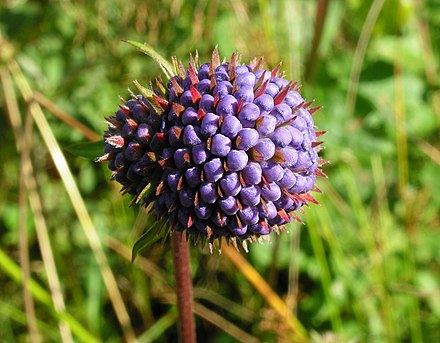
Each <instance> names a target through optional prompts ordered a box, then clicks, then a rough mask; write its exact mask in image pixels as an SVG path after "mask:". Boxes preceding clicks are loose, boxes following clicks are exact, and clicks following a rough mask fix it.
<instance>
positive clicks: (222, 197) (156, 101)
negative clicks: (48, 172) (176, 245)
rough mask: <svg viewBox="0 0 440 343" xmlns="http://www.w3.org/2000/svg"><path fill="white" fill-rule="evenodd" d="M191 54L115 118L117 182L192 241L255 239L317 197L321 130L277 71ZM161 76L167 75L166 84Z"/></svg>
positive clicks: (109, 141) (112, 146)
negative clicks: (186, 64) (187, 62)
mask: <svg viewBox="0 0 440 343" xmlns="http://www.w3.org/2000/svg"><path fill="white" fill-rule="evenodd" d="M220 60H221V59H220V58H219V56H218V51H217V50H214V52H213V57H212V60H211V61H210V62H209V63H205V64H201V65H200V64H199V62H198V60H197V59H191V62H190V65H189V67H188V69H187V70H183V69H182V68H180V67H179V64H176V70H175V71H174V72H175V74H174V76H172V78H171V79H168V81H167V82H166V83H164V84H163V85H159V84H158V87H157V89H156V88H154V89H151V90H148V91H145V89H143V90H142V89H141V88H140V90H141V92H142V93H143V95H136V96H134V97H133V99H130V100H129V101H127V102H124V103H123V104H122V105H121V106H120V108H119V109H118V110H117V111H115V114H114V116H112V117H109V118H107V123H108V130H107V131H106V132H105V134H104V141H105V147H104V156H102V157H100V158H99V159H98V160H99V161H100V162H104V161H107V162H108V167H109V168H110V169H111V171H112V179H113V180H115V181H117V182H119V183H120V184H121V185H122V190H123V192H124V193H129V194H131V195H132V196H133V197H134V202H137V203H140V204H141V205H144V206H148V205H150V204H151V205H152V206H148V208H149V209H151V210H152V211H154V212H155V213H156V215H157V218H158V220H159V221H161V222H162V221H163V222H167V223H168V224H169V225H170V228H171V230H178V231H187V233H188V234H189V235H190V237H191V238H194V239H195V240H197V239H198V238H200V237H202V238H205V239H208V240H209V242H210V243H213V242H214V241H215V240H216V239H219V238H221V237H226V238H227V239H231V238H234V239H238V240H242V241H246V240H255V238H258V237H259V236H264V235H268V234H270V233H271V232H272V231H279V228H280V227H281V226H283V225H285V224H288V223H289V222H290V221H291V220H293V219H295V218H298V216H297V215H296V214H294V213H293V212H294V211H296V210H298V209H300V208H301V207H302V206H303V205H305V204H307V203H308V202H316V201H315V200H314V198H313V196H312V195H311V193H310V192H313V191H315V190H317V187H316V176H322V175H323V173H322V171H321V170H320V166H321V165H322V161H321V160H320V159H319V156H318V152H319V150H320V142H318V141H317V139H318V137H319V136H320V135H321V134H322V132H315V128H314V121H313V117H312V114H313V112H315V111H316V108H315V109H310V108H309V107H308V106H309V104H308V103H306V101H304V99H303V98H302V96H301V94H300V93H299V92H298V90H299V89H298V88H296V86H295V85H296V83H292V82H289V81H287V80H286V79H285V78H284V77H283V73H279V72H278V68H279V67H277V68H276V69H274V70H273V71H269V70H265V69H263V68H262V67H261V65H262V64H261V63H260V62H261V61H260V62H259V61H258V60H254V61H253V62H251V63H250V64H249V65H245V64H240V63H238V62H237V61H238V54H237V53H234V55H233V56H232V58H231V60H230V61H229V62H225V63H223V64H222V63H221V62H220ZM158 82H160V81H158Z"/></svg>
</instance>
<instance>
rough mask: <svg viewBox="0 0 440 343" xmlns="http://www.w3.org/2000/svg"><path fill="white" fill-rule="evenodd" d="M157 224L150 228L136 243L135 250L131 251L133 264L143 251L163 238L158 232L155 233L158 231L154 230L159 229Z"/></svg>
mask: <svg viewBox="0 0 440 343" xmlns="http://www.w3.org/2000/svg"><path fill="white" fill-rule="evenodd" d="M157 224H158V222H156V223H155V224H153V225H152V226H151V227H150V228H148V229H147V231H145V232H144V233H143V234H142V236H140V237H139V238H138V240H137V241H136V243H134V245H133V249H132V250H131V263H133V262H134V260H135V258H136V256H137V255H139V253H140V252H141V251H142V250H144V249H145V248H148V247H149V246H151V245H152V244H154V243H156V242H157V241H158V240H159V239H160V238H161V235H159V234H158V233H157V232H154V231H156V230H154V229H156V228H157Z"/></svg>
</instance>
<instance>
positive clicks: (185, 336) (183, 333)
mask: <svg viewBox="0 0 440 343" xmlns="http://www.w3.org/2000/svg"><path fill="white" fill-rule="evenodd" d="M173 258H174V272H175V277H176V294H177V307H178V310H179V332H180V340H181V342H182V343H195V342H196V333H195V327H194V314H193V297H192V284H191V273H190V268H189V244H188V242H187V240H186V233H185V232H183V233H182V234H181V233H180V232H177V231H175V232H174V233H173Z"/></svg>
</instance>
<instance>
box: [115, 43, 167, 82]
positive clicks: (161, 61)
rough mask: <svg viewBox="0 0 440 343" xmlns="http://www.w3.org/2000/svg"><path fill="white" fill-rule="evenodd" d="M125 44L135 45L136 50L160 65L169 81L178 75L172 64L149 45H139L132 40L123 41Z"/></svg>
mask: <svg viewBox="0 0 440 343" xmlns="http://www.w3.org/2000/svg"><path fill="white" fill-rule="evenodd" d="M122 41H123V42H125V43H128V44H130V45H133V46H134V47H135V48H138V49H139V50H140V51H141V52H143V53H144V54H146V55H148V56H150V57H151V58H152V59H153V60H154V61H155V62H156V63H157V64H159V66H160V68H161V69H162V71H163V73H164V74H165V75H166V77H167V78H168V79H171V78H172V77H173V76H174V75H175V74H176V73H175V72H174V70H173V67H172V66H171V64H170V63H169V62H168V61H167V60H166V59H165V58H163V57H162V56H161V55H160V54H159V53H158V52H157V51H156V50H154V49H153V47H152V46H151V45H149V44H147V43H144V44H142V43H139V42H135V41H132V40H125V39H123V40H122Z"/></svg>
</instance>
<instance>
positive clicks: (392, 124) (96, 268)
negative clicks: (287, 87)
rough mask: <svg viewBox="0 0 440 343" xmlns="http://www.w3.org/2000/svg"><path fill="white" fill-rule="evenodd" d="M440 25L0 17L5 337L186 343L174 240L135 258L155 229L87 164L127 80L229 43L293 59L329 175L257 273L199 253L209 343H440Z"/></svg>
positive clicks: (114, 1) (337, 13) (166, 11)
mask: <svg viewBox="0 0 440 343" xmlns="http://www.w3.org/2000/svg"><path fill="white" fill-rule="evenodd" d="M17 23H19V24H17ZM321 25H322V31H321V30H320V27H321ZM439 27H440V9H438V6H437V4H436V1H435V0H430V1H424V2H422V1H401V0H388V1H381V0H376V1H371V2H368V1H346V2H331V1H316V2H312V1H299V0H295V1H273V2H272V1H264V0H261V1H257V2H251V1H233V2H220V1H217V0H211V1H201V0H192V1H181V2H178V1H176V2H173V1H165V2H156V1H149V0H147V1H131V2H130V3H127V2H125V1H122V0H111V1H106V2H104V1H97V2H66V1H64V2H48V3H47V4H43V3H41V2H39V1H6V2H5V4H3V3H2V5H0V76H1V79H0V113H2V118H3V120H4V123H5V125H3V126H2V127H1V128H0V134H1V136H2V138H3V140H2V144H1V145H0V154H1V156H2V158H3V163H2V168H1V169H0V172H1V174H0V175H1V178H0V189H1V190H2V192H1V193H0V283H1V284H2V291H1V292H0V332H1V333H2V339H3V340H5V342H28V341H32V342H36V341H37V340H35V337H36V336H39V337H40V338H42V341H44V342H59V341H63V342H72V341H75V342H94V341H105V342H120V341H123V340H124V339H125V340H127V341H131V340H133V337H135V336H136V337H137V339H138V341H139V342H153V341H154V342H170V341H176V339H177V338H176V337H177V329H176V328H177V325H176V320H177V315H176V309H175V306H176V305H175V290H174V278H173V273H172V258H171V254H170V246H169V244H168V243H165V244H160V243H156V244H154V245H152V246H151V247H150V248H148V249H147V250H146V251H145V252H143V253H142V256H139V257H138V258H137V259H136V261H135V263H134V264H131V262H130V260H131V255H130V249H131V247H132V245H133V243H134V242H135V241H136V238H137V237H139V236H140V235H141V234H142V232H144V230H145V228H146V227H148V226H151V225H152V224H153V222H154V218H150V217H148V216H147V215H146V214H145V212H144V211H143V210H139V209H138V208H136V207H129V203H130V199H128V198H125V197H124V198H123V197H121V196H120V194H119V189H118V186H117V185H115V184H110V183H109V182H108V179H109V172H108V171H107V170H106V169H105V168H104V167H102V166H101V165H98V164H96V163H94V162H93V160H92V159H90V158H89V159H86V158H83V157H79V156H78V154H82V155H84V145H81V143H84V142H89V141H90V140H95V139H100V138H99V137H101V135H102V133H103V131H104V129H105V124H104V121H103V117H104V116H107V115H109V114H111V113H113V112H114V111H115V109H116V108H117V104H118V102H119V101H118V98H117V96H118V95H121V96H122V97H127V96H128V91H127V88H128V87H131V88H134V87H133V85H132V81H133V80H138V81H139V82H140V83H141V84H145V83H146V82H147V81H148V80H150V79H153V78H154V77H156V76H157V75H159V74H161V73H162V70H161V68H160V66H159V65H157V64H156V63H155V61H154V60H158V59H160V58H159V57H158V56H157V55H154V51H157V52H159V53H160V55H162V56H164V57H165V58H167V59H168V60H169V61H170V60H171V59H170V57H171V56H172V55H177V56H178V57H179V58H182V59H183V60H184V61H186V62H187V61H188V59H189V52H194V51H195V50H196V49H197V50H198V52H199V54H200V57H201V59H202V60H208V59H209V57H210V53H211V51H212V49H213V47H214V46H216V45H218V48H219V50H220V54H221V55H222V56H228V57H229V56H230V54H231V53H232V52H233V51H235V50H239V52H240V53H241V54H242V55H243V61H248V60H250V59H251V58H252V57H254V56H260V55H264V56H265V58H266V64H267V66H268V67H269V68H273V67H275V66H276V65H277V64H278V63H279V61H283V64H282V69H284V70H285V71H286V76H287V78H288V79H294V80H298V81H300V83H301V84H302V92H303V93H304V95H305V96H306V97H307V99H316V103H317V104H318V105H324V109H323V110H321V111H318V112H317V114H316V115H315V121H316V125H317V127H318V129H319V130H327V131H328V133H327V134H326V135H325V136H323V138H324V140H325V147H326V149H325V150H324V151H323V157H324V158H325V159H327V160H330V161H331V163H330V164H328V165H326V166H325V168H324V170H325V172H326V174H327V175H328V176H329V177H328V179H320V180H318V186H319V187H320V188H321V189H322V193H321V194H316V198H317V199H318V200H319V202H320V205H319V206H311V207H310V208H306V209H305V212H306V213H305V214H304V215H301V219H302V220H303V221H304V222H305V225H301V224H292V225H290V227H289V231H290V232H289V233H285V232H283V233H282V234H280V236H273V237H272V242H271V243H266V244H264V245H261V246H259V245H252V246H251V247H250V253H249V254H247V255H245V256H244V257H245V258H246V259H247V260H248V262H250V264H242V265H240V266H237V261H234V259H233V258H232V257H231V256H234V255H233V254H228V253H226V252H225V253H224V254H222V255H218V254H216V253H214V254H213V255H210V254H209V253H208V252H207V250H202V249H199V248H198V247H193V248H192V250H191V254H192V255H191V267H192V273H193V280H194V287H195V290H194V295H195V302H196V304H195V312H196V321H197V323H196V324H197V335H198V337H199V338H202V337H206V340H205V339H204V341H209V342H235V341H243V342H249V341H256V342H257V341H262V342H277V341H283V340H284V341H289V340H290V338H291V337H292V332H293V331H294V330H295V328H300V330H301V328H302V327H304V329H305V331H306V332H307V334H308V336H310V337H311V340H312V341H316V342H324V341H325V342H329V341H330V342H414V343H421V342H436V341H440V301H439V299H440V279H439V277H438V275H439V270H440V253H439V251H440V250H439V248H438V246H439V243H438V242H439V239H438V237H439V235H440V214H439V213H440V182H439V181H438V170H439V168H440V166H439V165H440V145H439V143H438V137H439V134H440V111H439V108H440V106H439V103H440V102H439V101H440V100H439V99H440V79H439V75H440V74H439V65H438V61H440V51H439V50H440V47H439V43H438V42H440V29H439ZM121 40H133V41H138V42H147V43H148V44H149V45H150V46H151V47H152V48H153V50H152V51H153V56H152V57H153V58H150V57H148V56H145V55H144V54H141V53H139V52H138V51H136V49H135V48H133V47H131V46H129V44H126V43H123V42H121ZM161 63H162V65H166V64H165V63H164V62H163V61H162V62H161ZM165 68H167V67H165ZM88 153H89V154H91V155H93V154H94V152H93V151H89V152H88ZM25 214H26V215H25ZM26 255H28V257H27V256H26ZM252 266H253V267H252ZM240 268H242V269H240ZM243 268H244V269H243ZM253 268H255V270H254V269H253ZM23 275H25V278H26V275H28V276H29V282H28V286H27V287H26V285H25V283H24V282H23V280H24V278H23ZM260 277H261V278H262V279H260ZM258 280H265V281H266V282H267V285H266V284H264V285H262V282H263V281H258ZM285 309H288V311H289V312H290V313H289V315H288V316H286V315H285V314H284V315H280V314H281V312H283V311H285ZM32 330H33V331H32ZM30 332H37V334H30Z"/></svg>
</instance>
